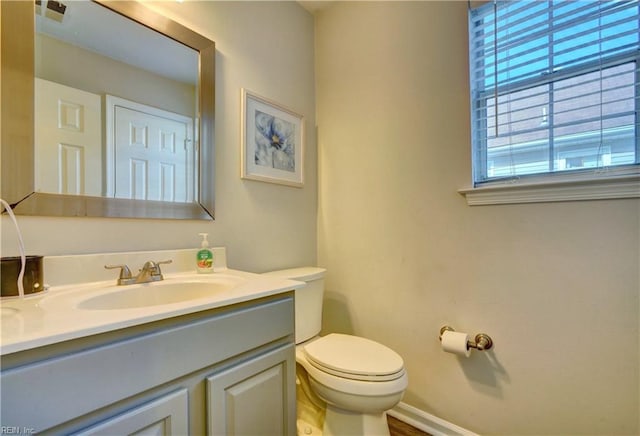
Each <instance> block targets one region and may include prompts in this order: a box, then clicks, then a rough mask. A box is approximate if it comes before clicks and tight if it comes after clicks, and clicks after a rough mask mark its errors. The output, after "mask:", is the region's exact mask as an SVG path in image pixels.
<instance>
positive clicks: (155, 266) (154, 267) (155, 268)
mask: <svg viewBox="0 0 640 436" xmlns="http://www.w3.org/2000/svg"><path fill="white" fill-rule="evenodd" d="M171 262H173V261H172V260H171V259H169V260H161V261H159V262H154V261H153V260H150V261H147V262H145V263H144V266H143V267H142V271H150V272H151V275H152V276H159V277H160V280H162V270H161V269H160V265H162V264H167V263H171Z"/></svg>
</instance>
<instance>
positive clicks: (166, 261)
mask: <svg viewBox="0 0 640 436" xmlns="http://www.w3.org/2000/svg"><path fill="white" fill-rule="evenodd" d="M169 263H173V260H172V259H168V260H161V261H158V262H156V263H155V264H156V270H157V271H158V274H162V271H161V270H160V265H166V264H169Z"/></svg>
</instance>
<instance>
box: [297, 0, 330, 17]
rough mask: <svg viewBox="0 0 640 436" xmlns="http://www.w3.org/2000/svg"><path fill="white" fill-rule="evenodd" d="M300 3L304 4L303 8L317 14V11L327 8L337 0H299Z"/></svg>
mask: <svg viewBox="0 0 640 436" xmlns="http://www.w3.org/2000/svg"><path fill="white" fill-rule="evenodd" d="M298 3H300V5H302V7H303V8H305V9H306V10H308V11H309V12H311V13H312V14H315V13H316V12H317V11H319V10H321V9H324V8H326V7H327V6H329V5H331V4H332V3H335V1H333V0H316V1H312V0H298Z"/></svg>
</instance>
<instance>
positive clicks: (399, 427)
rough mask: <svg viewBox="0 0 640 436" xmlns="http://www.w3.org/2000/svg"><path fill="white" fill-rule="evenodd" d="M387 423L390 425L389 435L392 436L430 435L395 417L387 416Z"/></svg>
mask: <svg viewBox="0 0 640 436" xmlns="http://www.w3.org/2000/svg"><path fill="white" fill-rule="evenodd" d="M387 422H388V423H389V433H391V436H429V433H425V432H423V431H422V430H418V429H417V428H415V427H412V426H410V425H409V424H407V423H405V422H402V421H400V420H399V419H396V418H394V417H393V416H389V415H387Z"/></svg>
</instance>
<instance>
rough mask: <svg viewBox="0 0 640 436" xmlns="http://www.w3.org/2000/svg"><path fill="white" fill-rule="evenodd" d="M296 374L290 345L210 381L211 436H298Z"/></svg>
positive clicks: (209, 378)
mask: <svg viewBox="0 0 640 436" xmlns="http://www.w3.org/2000/svg"><path fill="white" fill-rule="evenodd" d="M294 371H295V347H294V345H292V344H290V345H287V346H284V347H281V348H278V349H276V350H274V351H271V352H269V353H266V354H263V355H261V356H259V357H255V358H253V359H251V360H247V361H245V362H243V363H240V364H237V365H235V366H233V367H231V368H229V369H226V370H224V371H221V372H219V373H216V374H213V375H211V376H210V377H207V380H206V384H207V406H206V407H207V428H208V433H209V434H210V435H220V436H222V435H225V436H240V435H251V436H258V435H265V436H273V435H294V434H295V429H296V426H295V414H296V409H295V407H296V404H295V400H296V399H295V382H294V380H295V372H294Z"/></svg>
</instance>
